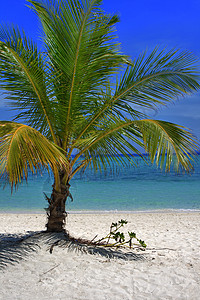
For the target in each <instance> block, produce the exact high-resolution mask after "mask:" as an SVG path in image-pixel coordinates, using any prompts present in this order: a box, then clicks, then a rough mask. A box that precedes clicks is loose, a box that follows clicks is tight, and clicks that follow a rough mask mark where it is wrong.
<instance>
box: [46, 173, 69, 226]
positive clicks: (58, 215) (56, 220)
mask: <svg viewBox="0 0 200 300" xmlns="http://www.w3.org/2000/svg"><path fill="white" fill-rule="evenodd" d="M62 179H63V172H62V173H61V174H60V188H59V191H56V189H55V183H54V184H53V191H52V194H51V197H50V198H48V197H47V196H46V198H47V200H48V203H49V207H48V208H47V209H46V211H47V216H48V222H47V224H46V227H47V231H49V232H62V231H65V228H64V227H65V223H66V216H67V213H66V211H65V203H66V200H67V197H68V196H69V194H70V193H69V188H70V184H69V183H67V185H64V184H63V183H62Z"/></svg>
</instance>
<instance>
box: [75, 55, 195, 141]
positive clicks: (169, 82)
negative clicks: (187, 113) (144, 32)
mask: <svg viewBox="0 0 200 300" xmlns="http://www.w3.org/2000/svg"><path fill="white" fill-rule="evenodd" d="M198 64H199V63H198V59H197V58H196V57H194V56H193V55H192V54H190V53H188V52H185V51H180V50H171V51H166V50H163V51H159V50H158V49H155V50H154V51H153V52H152V53H150V54H149V55H147V54H146V53H143V54H141V55H140V56H139V57H138V58H137V59H136V60H135V62H134V63H133V64H132V65H131V66H128V67H127V68H126V70H125V72H124V74H123V76H122V77H121V79H120V80H119V82H118V81H117V82H116V87H115V91H114V92H113V91H112V90H110V88H109V86H110V83H108V84H107V89H106V92H105V93H104V96H103V98H104V99H106V100H105V101H102V102H101V101H99V105H97V106H96V109H95V110H93V112H92V116H91V118H90V120H89V122H87V123H86V124H85V126H84V127H83V128H82V130H80V134H79V138H81V136H83V135H84V134H85V132H87V131H90V128H92V127H93V126H94V124H96V123H98V122H100V120H101V118H106V116H107V117H108V118H109V115H110V112H111V110H112V112H115V114H116V115H120V114H121V115H122V118H123V116H126V117H133V118H135V119H137V118H140V117H141V113H139V112H138V110H140V109H141V108H148V109H157V108H158V106H160V105H166V103H170V102H173V101H175V100H176V99H177V98H179V97H181V96H184V95H188V94H191V93H192V92H194V91H197V90H198V89H199V87H200V85H199V83H198V82H199V73H198ZM107 91H109V92H108V93H107Z"/></svg>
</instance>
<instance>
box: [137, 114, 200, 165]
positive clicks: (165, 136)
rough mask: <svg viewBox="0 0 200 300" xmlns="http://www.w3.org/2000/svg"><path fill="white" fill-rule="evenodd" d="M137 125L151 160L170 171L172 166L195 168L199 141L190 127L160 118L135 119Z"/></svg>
mask: <svg viewBox="0 0 200 300" xmlns="http://www.w3.org/2000/svg"><path fill="white" fill-rule="evenodd" d="M135 127H137V128H138V129H139V131H140V132H141V133H142V136H143V141H144V147H145V150H146V151H147V153H148V154H149V156H150V159H151V162H152V163H153V162H156V164H157V165H160V166H161V168H162V167H164V166H165V170H166V171H169V170H170V168H171V166H172V165H173V167H174V168H175V169H176V170H178V169H179V167H180V166H181V167H183V168H184V169H185V170H186V171H190V170H192V169H193V163H194V157H195V155H196V153H197V150H198V147H199V145H198V143H197V141H196V140H195V138H194V136H193V135H192V134H191V132H190V131H189V129H187V128H185V127H182V126H179V125H176V124H173V123H170V122H165V121H160V120H150V119H146V120H139V121H135Z"/></svg>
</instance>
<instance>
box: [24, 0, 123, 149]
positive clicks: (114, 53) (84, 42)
mask: <svg viewBox="0 0 200 300" xmlns="http://www.w3.org/2000/svg"><path fill="white" fill-rule="evenodd" d="M29 2H30V3H31V4H32V5H33V6H34V9H35V10H36V12H37V14H38V16H39V18H40V20H41V22H42V25H43V30H44V35H45V45H46V49H47V52H48V54H49V59H50V61H51V64H52V66H53V68H54V70H58V74H57V75H58V76H57V77H56V78H55V82H54V86H56V90H54V92H56V94H55V97H57V99H58V101H59V103H60V109H58V111H57V112H58V114H57V118H58V119H59V121H60V123H62V126H63V129H62V130H63V137H62V139H63V140H64V145H65V146H66V143H67V139H69V135H70V134H71V133H72V131H73V126H76V124H77V122H78V123H79V120H80V118H81V117H82V116H83V115H86V114H87V113H89V111H88V108H89V110H90V109H91V105H92V103H93V106H94V107H95V103H96V101H97V98H98V97H99V93H101V88H100V87H101V86H104V85H105V82H107V79H108V76H111V75H113V74H115V73H116V72H117V70H118V67H119V65H120V64H121V63H122V62H124V60H125V58H126V57H125V56H124V55H121V54H120V53H119V49H118V43H117V42H114V39H115V35H114V33H113V30H114V29H113V25H114V24H115V23H116V22H117V21H118V17H117V16H109V15H105V14H104V13H103V12H102V10H101V9H100V7H99V4H100V3H101V1H99V0H92V1H91V0H90V1H89V0H86V1H83V2H82V3H81V2H79V1H72V0H68V1H59V2H58V3H57V5H56V4H55V3H52V5H51V4H48V5H45V4H44V3H43V2H42V3H41V2H40V3H39V2H36V1H31V0H30V1H29ZM111 41H112V43H111ZM94 74H95V76H94Z"/></svg>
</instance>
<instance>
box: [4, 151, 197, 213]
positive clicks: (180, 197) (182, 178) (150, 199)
mask: <svg viewBox="0 0 200 300" xmlns="http://www.w3.org/2000/svg"><path fill="white" fill-rule="evenodd" d="M135 161H136V163H137V164H138V167H134V166H129V167H126V168H125V169H123V168H117V166H116V172H115V173H114V174H113V172H111V171H109V170H107V172H105V173H104V174H100V173H96V174H95V173H94V172H92V171H87V170H86V171H85V173H84V174H80V175H78V176H77V177H76V178H75V179H74V180H72V181H71V190H70V191H71V193H72V196H73V199H74V201H73V202H70V201H69V200H68V201H67V206H66V210H67V211H144V210H145V211H146V210H165V209H176V210H177V209H181V210H200V155H198V157H197V162H196V164H195V170H194V172H192V173H191V174H185V173H181V172H180V173H179V174H176V173H175V172H173V171H172V172H170V173H165V172H164V171H161V170H160V169H158V168H157V167H156V166H151V164H149V165H147V164H145V163H144V162H143V161H142V160H141V159H140V158H139V157H136V158H135ZM1 183H2V184H3V182H1ZM52 183H53V181H52V176H50V175H48V174H47V173H45V174H44V175H43V176H40V175H34V176H32V175H30V176H29V178H28V183H25V182H24V183H23V184H22V185H20V186H19V188H18V190H17V191H15V190H14V191H13V194H12V195H11V191H10V187H9V186H6V187H5V188H3V186H1V187H0V212H43V209H44V208H45V207H46V206H47V202H46V200H45V199H44V195H43V193H44V192H45V193H46V194H47V195H48V196H49V195H50V192H51V185H52Z"/></svg>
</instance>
